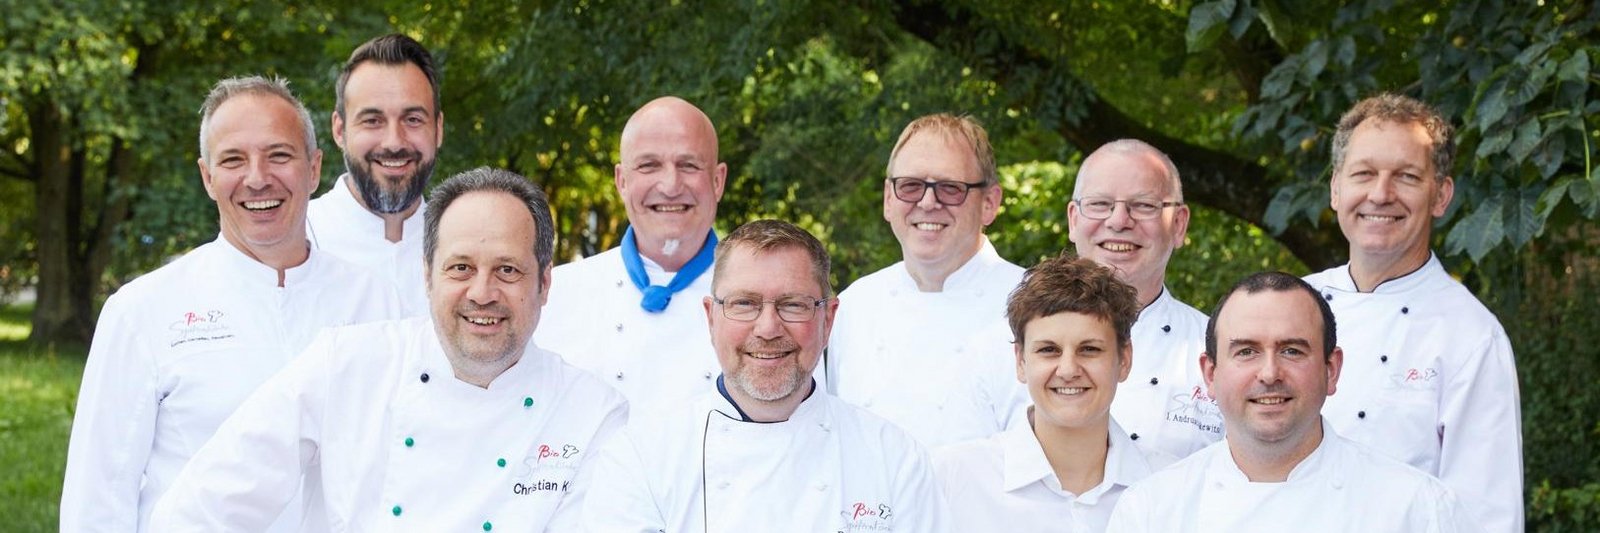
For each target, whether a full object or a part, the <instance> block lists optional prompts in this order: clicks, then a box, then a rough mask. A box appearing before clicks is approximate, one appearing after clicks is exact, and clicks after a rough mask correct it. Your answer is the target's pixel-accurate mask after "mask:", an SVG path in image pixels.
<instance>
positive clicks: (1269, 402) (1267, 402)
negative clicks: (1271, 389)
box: [1255, 398, 1289, 405]
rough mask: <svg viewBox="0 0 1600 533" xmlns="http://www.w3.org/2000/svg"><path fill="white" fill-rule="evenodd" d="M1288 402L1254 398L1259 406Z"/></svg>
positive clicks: (1285, 399) (1277, 399) (1281, 399)
mask: <svg viewBox="0 0 1600 533" xmlns="http://www.w3.org/2000/svg"><path fill="white" fill-rule="evenodd" d="M1287 401H1289V399H1288V398H1256V399H1255V402H1256V403H1259V404H1261V405H1278V404H1281V403H1283V402H1287Z"/></svg>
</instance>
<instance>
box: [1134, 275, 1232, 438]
mask: <svg viewBox="0 0 1600 533" xmlns="http://www.w3.org/2000/svg"><path fill="white" fill-rule="evenodd" d="M1132 333H1133V370H1132V371H1130V372H1129V373H1128V379H1127V381H1124V382H1122V383H1121V384H1120V385H1118V386H1117V397H1116V398H1114V399H1112V400H1111V416H1112V417H1113V418H1115V419H1116V420H1117V422H1118V423H1121V424H1122V427H1124V428H1126V429H1127V430H1128V433H1129V436H1130V437H1131V438H1132V439H1134V440H1135V441H1137V442H1138V443H1139V444H1140V445H1141V446H1145V447H1149V448H1154V449H1157V450H1161V451H1163V452H1166V453H1168V454H1171V455H1173V456H1175V457H1186V456H1188V455H1189V454H1191V453H1194V452H1195V451H1196V450H1199V449H1201V448H1204V447H1206V446H1207V445H1210V444H1211V443H1213V442H1216V441H1219V440H1222V412H1221V411H1220V410H1218V409H1217V402H1216V400H1213V399H1212V398H1211V395H1210V393H1209V392H1208V391H1207V390H1206V382H1205V377H1204V376H1202V375H1201V374H1200V354H1201V352H1204V351H1206V315H1205V313H1201V312H1200V311H1197V310H1195V308H1193V307H1190V306H1189V305H1188V304H1185V303H1183V302H1180V301H1178V299H1177V298H1174V297H1173V296H1172V291H1169V290H1167V289H1166V287H1162V288H1161V295H1160V296H1157V297H1156V299H1155V301H1153V302H1150V305H1147V306H1145V308H1144V309H1143V310H1141V311H1139V320H1138V321H1137V322H1134V323H1133V332H1132Z"/></svg>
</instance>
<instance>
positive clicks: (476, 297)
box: [466, 271, 500, 306]
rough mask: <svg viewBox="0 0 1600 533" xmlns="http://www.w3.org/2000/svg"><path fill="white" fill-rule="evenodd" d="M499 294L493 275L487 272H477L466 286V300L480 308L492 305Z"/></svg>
mask: <svg viewBox="0 0 1600 533" xmlns="http://www.w3.org/2000/svg"><path fill="white" fill-rule="evenodd" d="M499 293H500V291H499V289H498V288H496V287H495V279H494V275H493V274H491V273H489V272H487V271H481V272H478V273H477V275H475V276H473V277H472V280H471V281H469V282H468V284H467V294H466V297H467V300H469V301H471V302H472V303H474V304H477V305H480V306H482V305H489V304H492V303H494V302H495V299H496V297H497V295H498V294H499Z"/></svg>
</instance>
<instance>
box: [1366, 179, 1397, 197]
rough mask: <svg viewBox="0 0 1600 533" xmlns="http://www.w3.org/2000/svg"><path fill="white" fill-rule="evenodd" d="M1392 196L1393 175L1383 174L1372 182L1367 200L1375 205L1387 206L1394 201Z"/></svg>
mask: <svg viewBox="0 0 1600 533" xmlns="http://www.w3.org/2000/svg"><path fill="white" fill-rule="evenodd" d="M1394 196H1395V195H1394V174H1390V173H1384V174H1383V175H1381V176H1378V179H1377V180H1374V181H1373V183H1372V190H1371V191H1369V192H1368V193H1367V200H1369V201H1371V202H1372V203H1375V204H1387V203H1389V202H1392V201H1394Z"/></svg>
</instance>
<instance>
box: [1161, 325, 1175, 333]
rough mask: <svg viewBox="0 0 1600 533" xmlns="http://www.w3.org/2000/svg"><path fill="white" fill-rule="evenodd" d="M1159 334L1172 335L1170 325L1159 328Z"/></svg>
mask: <svg viewBox="0 0 1600 533" xmlns="http://www.w3.org/2000/svg"><path fill="white" fill-rule="evenodd" d="M1161 332H1162V333H1172V324H1166V325H1163V326H1161Z"/></svg>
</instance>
